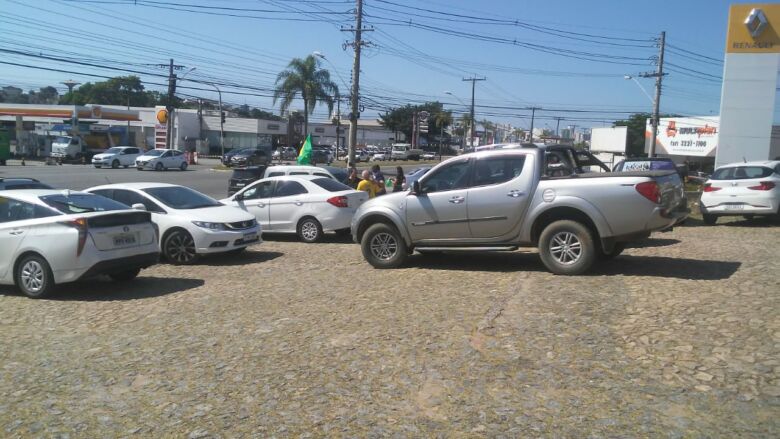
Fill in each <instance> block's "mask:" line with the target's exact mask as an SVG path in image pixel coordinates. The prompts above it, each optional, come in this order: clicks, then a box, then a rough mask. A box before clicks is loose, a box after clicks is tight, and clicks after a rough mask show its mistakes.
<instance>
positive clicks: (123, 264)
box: [0, 189, 159, 298]
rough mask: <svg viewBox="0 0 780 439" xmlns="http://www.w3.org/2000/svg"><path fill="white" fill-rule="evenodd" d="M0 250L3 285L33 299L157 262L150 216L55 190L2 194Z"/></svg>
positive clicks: (123, 277) (122, 277)
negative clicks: (68, 285) (57, 287)
mask: <svg viewBox="0 0 780 439" xmlns="http://www.w3.org/2000/svg"><path fill="white" fill-rule="evenodd" d="M0 249H2V251H0V284H4V285H13V284H16V286H17V287H18V288H19V289H20V290H21V291H22V292H23V293H24V294H26V295H28V296H30V297H33V298H40V297H44V296H46V295H47V294H49V293H51V292H52V290H53V288H54V286H55V285H56V284H60V283H65V282H73V281H76V280H79V279H83V278H86V277H91V276H95V275H99V274H107V275H109V276H111V277H112V278H113V279H114V280H117V281H127V280H131V279H133V278H135V277H136V276H137V275H138V273H139V272H140V271H141V269H142V268H146V267H149V266H150V265H154V264H156V263H157V260H158V258H159V253H158V251H157V231H156V228H155V226H154V224H152V222H151V218H150V214H149V213H147V212H139V211H133V210H130V209H129V208H128V207H127V206H125V205H123V204H120V203H117V202H115V201H112V200H108V199H106V198H104V197H101V196H99V195H93V194H87V193H82V192H72V191H68V190H54V189H23V190H8V191H2V192H0Z"/></svg>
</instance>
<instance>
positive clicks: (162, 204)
mask: <svg viewBox="0 0 780 439" xmlns="http://www.w3.org/2000/svg"><path fill="white" fill-rule="evenodd" d="M86 191H87V192H91V193H95V194H99V195H102V196H104V197H107V198H111V199H112V200H115V201H118V202H120V203H123V204H125V205H127V206H133V207H135V208H143V209H145V210H147V211H149V212H151V213H152V221H153V222H154V223H155V224H156V225H157V227H158V228H159V233H160V250H161V253H162V255H163V256H164V257H165V258H166V259H167V260H168V261H169V262H171V263H172V264H182V265H184V264H192V263H193V262H195V261H196V260H197V259H198V257H199V256H200V255H205V254H211V253H224V252H230V251H234V252H239V251H242V250H244V249H246V248H247V247H248V246H250V245H254V244H258V243H260V233H261V229H260V226H259V225H258V224H257V221H256V220H255V217H254V216H253V215H250V214H248V213H246V212H244V211H242V210H241V209H236V208H235V207H231V206H225V205H223V204H222V203H220V202H219V201H217V200H215V199H213V198H211V197H208V196H206V195H203V194H201V193H200V192H198V191H195V190H193V189H190V188H188V187H184V186H177V185H173V184H166V183H123V184H109V185H104V186H96V187H93V188H89V189H87V190H86Z"/></svg>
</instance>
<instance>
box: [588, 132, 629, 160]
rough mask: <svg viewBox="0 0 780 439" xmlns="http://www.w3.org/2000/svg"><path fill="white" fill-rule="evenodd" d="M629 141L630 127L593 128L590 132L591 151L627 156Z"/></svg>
mask: <svg viewBox="0 0 780 439" xmlns="http://www.w3.org/2000/svg"><path fill="white" fill-rule="evenodd" d="M627 139H628V127H613V128H593V129H592V130H591V131H590V150H591V151H597V152H614V153H618V154H625V153H626V140H627Z"/></svg>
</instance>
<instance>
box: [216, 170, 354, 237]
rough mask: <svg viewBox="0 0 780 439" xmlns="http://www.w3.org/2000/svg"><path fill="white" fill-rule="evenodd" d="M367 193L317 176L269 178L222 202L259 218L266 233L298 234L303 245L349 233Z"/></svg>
mask: <svg viewBox="0 0 780 439" xmlns="http://www.w3.org/2000/svg"><path fill="white" fill-rule="evenodd" d="M366 200H368V193H366V192H363V191H356V190H354V189H352V188H350V187H349V186H347V185H345V184H342V183H339V182H338V181H336V180H333V179H331V178H326V177H320V176H317V175H296V176H290V175H286V176H280V177H270V178H265V179H262V180H258V181H256V182H254V183H252V184H251V185H249V186H247V187H245V188H244V189H242V190H241V191H239V192H237V193H235V194H234V195H233V196H231V197H230V198H225V199H224V200H222V202H223V203H225V204H227V205H230V206H235V207H238V208H241V209H243V210H245V211H247V212H249V213H251V214H252V215H254V216H255V217H256V218H257V221H258V222H259V223H260V224H261V225H262V226H263V231H265V232H273V233H296V234H297V235H298V237H299V238H300V239H301V240H302V241H304V242H316V241H319V240H320V238H322V234H323V232H327V231H335V232H338V233H349V226H350V223H351V222H352V216H354V215H355V211H357V208H358V207H360V205H361V204H363V203H364V202H365V201H366Z"/></svg>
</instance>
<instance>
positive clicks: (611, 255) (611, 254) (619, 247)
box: [597, 242, 626, 261]
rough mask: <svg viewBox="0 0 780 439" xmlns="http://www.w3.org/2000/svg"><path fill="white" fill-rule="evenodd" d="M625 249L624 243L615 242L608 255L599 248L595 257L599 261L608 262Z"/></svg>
mask: <svg viewBox="0 0 780 439" xmlns="http://www.w3.org/2000/svg"><path fill="white" fill-rule="evenodd" d="M625 249H626V243H625V242H616V243H615V245H613V246H612V251H611V252H609V253H607V252H605V251H604V250H603V249H601V248H599V252H598V255H597V257H598V259H599V260H600V261H609V260H611V259H615V258H616V257H618V256H619V255H620V254H621V253H623V250H625Z"/></svg>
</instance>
